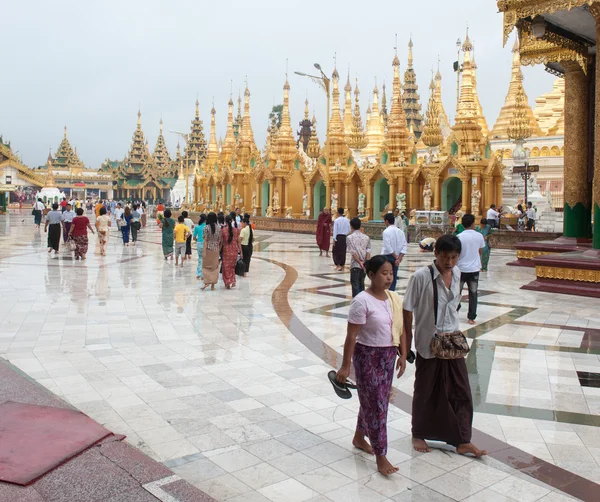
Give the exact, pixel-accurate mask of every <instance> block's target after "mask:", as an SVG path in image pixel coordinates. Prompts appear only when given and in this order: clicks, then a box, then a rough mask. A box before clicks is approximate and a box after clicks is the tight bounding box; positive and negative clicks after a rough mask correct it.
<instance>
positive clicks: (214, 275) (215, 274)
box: [202, 212, 222, 291]
mask: <svg viewBox="0 0 600 502" xmlns="http://www.w3.org/2000/svg"><path fill="white" fill-rule="evenodd" d="M203 236H204V247H203V249H202V280H203V281H204V285H203V286H202V290H205V289H206V288H207V287H208V286H210V289H211V290H213V291H214V289H215V284H217V282H218V281H219V253H220V251H221V239H222V235H221V229H220V228H219V226H218V225H217V215H216V214H215V213H213V212H210V213H208V215H207V216H206V226H205V227H204V233H203Z"/></svg>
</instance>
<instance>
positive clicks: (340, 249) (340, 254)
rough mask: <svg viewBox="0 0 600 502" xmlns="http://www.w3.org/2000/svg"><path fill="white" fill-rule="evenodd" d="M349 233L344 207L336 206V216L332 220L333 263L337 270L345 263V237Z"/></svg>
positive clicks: (341, 268) (342, 268)
mask: <svg viewBox="0 0 600 502" xmlns="http://www.w3.org/2000/svg"><path fill="white" fill-rule="evenodd" d="M349 233H350V221H349V220H348V218H346V217H345V216H344V208H343V207H338V217H337V218H336V219H335V221H334V222H333V252H332V256H333V263H334V264H335V266H336V268H337V270H338V272H341V271H342V270H344V265H346V237H347V236H348V234H349Z"/></svg>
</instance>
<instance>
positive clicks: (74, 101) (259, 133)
mask: <svg viewBox="0 0 600 502" xmlns="http://www.w3.org/2000/svg"><path fill="white" fill-rule="evenodd" d="M2 17H3V19H4V21H5V22H4V23H3V26H2V29H1V30H0V42H1V43H0V46H1V47H2V56H3V57H2V59H3V68H4V71H3V74H4V75H3V78H2V79H1V80H0V96H2V108H1V112H0V134H3V135H4V138H5V139H9V140H11V142H12V146H13V150H15V151H19V154H20V155H22V157H23V161H24V162H25V163H26V164H28V165H30V166H37V165H40V164H43V163H44V162H45V159H46V157H47V155H48V148H49V147H52V149H53V150H54V149H56V148H57V146H58V144H59V143H60V141H61V139H62V131H63V126H64V125H65V124H66V125H67V126H68V134H69V139H70V141H71V144H72V145H73V146H76V147H77V149H78V152H79V155H80V157H81V158H82V160H83V161H84V162H85V163H86V165H88V166H91V167H99V166H100V164H101V163H102V162H103V161H104V159H105V158H107V157H109V158H112V159H115V158H116V159H122V158H123V157H124V156H125V155H126V153H127V150H128V147H129V144H130V142H131V137H132V134H133V131H134V130H135V127H136V119H137V117H136V114H137V111H138V104H139V106H140V107H141V111H142V126H143V129H144V132H145V133H146V136H147V137H148V139H149V141H150V145H151V147H153V146H154V143H155V141H156V136H157V134H158V122H159V119H160V117H161V115H162V117H163V120H164V124H165V125H164V129H165V137H166V140H167V144H168V146H169V148H170V151H171V152H172V153H173V154H174V150H175V146H176V144H177V137H176V136H175V135H174V134H172V133H169V132H168V131H169V130H178V131H187V130H188V129H189V122H190V120H191V119H192V118H193V114H194V102H195V100H196V96H198V98H199V100H200V113H201V115H202V119H203V120H204V125H205V132H206V133H207V137H208V129H209V125H210V108H211V103H212V100H213V98H214V101H215V108H216V110H217V135H218V136H221V135H224V134H225V126H226V118H227V101H228V99H229V93H230V82H231V81H233V92H234V98H236V97H237V94H238V90H239V89H241V90H242V92H243V87H244V80H245V78H246V76H247V78H248V83H249V88H250V91H251V93H252V97H251V116H252V126H253V129H254V134H255V137H256V141H257V144H258V146H259V148H262V147H263V145H264V141H265V136H266V126H267V117H268V114H269V111H270V110H271V107H272V106H273V104H278V103H280V102H281V101H282V86H283V83H284V81H285V71H286V58H287V59H288V61H289V81H290V85H291V95H290V99H291V115H292V122H293V123H294V124H297V123H298V121H300V120H301V119H302V117H303V110H304V99H305V98H306V96H308V99H309V101H310V106H311V112H312V108H313V107H314V108H315V110H316V114H317V120H318V121H319V135H320V138H321V140H322V139H323V137H324V125H325V96H324V93H323V92H322V91H320V90H319V88H318V87H317V86H316V85H315V84H313V83H312V82H310V81H309V80H307V79H304V78H302V77H298V76H296V75H294V73H293V72H294V71H304V72H308V73H311V72H313V71H314V70H313V63H314V62H319V63H320V64H321V65H322V66H323V68H324V70H325V71H326V72H327V73H329V74H330V73H331V71H332V70H333V63H334V54H335V53H337V66H338V70H339V72H340V74H341V75H342V77H343V82H342V84H343V83H344V82H345V78H346V75H347V71H348V66H350V74H351V77H352V78H353V79H354V77H358V79H359V87H360V88H361V90H362V94H361V98H362V100H361V106H362V110H363V114H364V111H365V110H366V107H367V100H368V99H369V98H370V93H371V91H372V88H373V85H374V78H375V77H377V81H378V83H379V85H381V83H382V82H383V81H384V79H385V82H386V83H387V84H388V85H387V87H388V90H389V93H390V94H391V80H392V67H391V62H392V58H393V55H394V49H393V47H394V34H395V33H397V34H398V46H399V49H398V53H399V57H400V62H401V72H402V73H403V72H404V70H405V68H406V55H407V44H408V40H409V37H410V34H411V33H412V37H413V42H414V58H415V70H416V72H417V78H418V84H419V87H420V92H421V100H422V103H423V107H424V108H425V106H426V104H427V97H428V96H427V94H428V84H429V81H430V78H431V68H432V66H436V67H437V60H438V54H439V56H440V58H441V72H442V76H443V91H444V95H443V98H444V106H445V107H446V111H447V112H448V113H449V114H450V115H451V116H453V115H454V109H455V107H456V78H455V74H454V73H453V70H452V62H453V61H454V60H455V59H456V40H457V38H459V37H460V38H461V39H464V36H465V30H466V24H467V22H468V24H469V30H470V31H469V33H470V36H471V39H472V40H473V41H474V43H475V49H476V58H477V64H478V66H479V71H478V86H479V93H480V98H481V102H482V105H483V110H484V113H485V115H486V116H487V119H488V123H489V125H490V127H491V126H492V125H493V123H494V122H495V120H496V118H497V116H498V113H499V111H500V108H501V107H502V104H503V102H504V98H505V95H506V90H507V86H508V81H509V77H510V65H511V52H510V49H511V47H512V41H511V42H509V43H508V44H507V47H505V48H502V16H501V15H500V14H498V13H497V8H496V2H495V0H453V1H448V0H421V1H416V2H408V1H402V2H400V1H398V0H381V1H379V2H367V1H364V0H363V1H357V0H345V1H338V0H327V1H323V0H320V1H317V0H303V1H301V2H291V1H282V0H251V1H249V0H231V1H226V0H221V1H220V2H218V1H211V2H207V1H206V0H171V1H159V0H143V1H142V0H120V1H115V0H103V1H88V2H81V1H73V0H55V1H53V2H48V1H45V0H30V1H27V2H8V3H6V4H5V5H4V6H3V13H2ZM524 74H525V87H526V91H527V93H528V96H529V100H530V102H531V103H532V104H533V103H534V100H535V97H536V96H538V95H540V94H542V93H545V92H548V91H550V90H551V88H552V82H553V77H551V76H550V75H548V74H547V73H545V72H544V70H543V68H542V67H540V66H538V67H535V68H525V69H524Z"/></svg>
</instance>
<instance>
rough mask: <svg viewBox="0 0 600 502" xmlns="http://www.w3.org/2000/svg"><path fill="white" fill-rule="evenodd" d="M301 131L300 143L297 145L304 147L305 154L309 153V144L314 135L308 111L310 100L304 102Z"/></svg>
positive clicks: (299, 134) (299, 135)
mask: <svg viewBox="0 0 600 502" xmlns="http://www.w3.org/2000/svg"><path fill="white" fill-rule="evenodd" d="M299 125H300V130H299V131H298V141H297V142H296V144H297V145H298V146H299V145H302V148H303V150H304V151H305V152H307V151H308V143H309V141H310V136H311V134H312V127H313V124H312V122H311V120H310V114H309V111H308V98H306V101H304V119H303V120H301V121H300V122H299Z"/></svg>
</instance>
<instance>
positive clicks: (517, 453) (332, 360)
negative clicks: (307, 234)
mask: <svg viewBox="0 0 600 502" xmlns="http://www.w3.org/2000/svg"><path fill="white" fill-rule="evenodd" d="M255 259H258V260H263V261H266V262H268V263H271V264H273V265H276V266H278V267H280V268H282V269H283V270H284V272H285V277H284V278H283V280H282V281H281V283H279V285H278V286H277V287H276V288H275V290H274V291H273V294H272V296H271V300H272V303H273V308H274V310H275V313H276V314H277V316H278V317H279V319H280V320H281V321H282V322H283V324H284V325H285V326H286V327H287V328H288V330H289V331H290V332H291V333H292V334H293V335H294V336H295V337H296V338H297V339H298V340H299V341H300V342H301V343H302V344H303V345H304V346H305V347H307V348H308V349H309V350H310V351H311V352H312V353H313V354H315V355H316V356H317V357H319V358H320V359H321V360H322V361H323V362H325V363H327V364H329V365H331V366H332V367H334V368H337V367H338V366H339V365H340V364H341V358H342V356H341V354H339V353H338V352H337V351H336V350H334V349H333V348H332V347H330V346H329V345H328V344H327V343H325V342H324V341H322V340H321V339H319V338H318V337H317V336H316V335H315V334H314V333H313V332H312V331H311V330H310V329H309V328H308V327H306V326H305V325H304V323H302V321H301V320H300V319H299V318H298V317H297V316H296V314H295V313H294V311H293V309H292V307H291V306H290V303H289V300H288V293H289V290H290V289H291V287H292V286H293V285H294V283H295V282H296V280H297V278H298V272H297V271H296V269H294V268H293V267H291V266H289V265H286V264H285V263H281V262H279V261H276V260H271V259H269V258H263V257H258V256H256V257H255ZM390 401H391V403H392V404H394V405H395V406H397V407H398V408H400V409H401V410H403V411H404V412H406V413H410V412H411V407H412V398H411V397H410V396H409V395H408V394H406V393H404V392H402V391H400V390H398V389H395V388H394V389H393V391H392V396H391V398H390ZM473 440H474V442H475V443H477V445H478V446H479V447H480V448H484V449H486V450H488V452H489V455H490V457H492V458H494V459H496V460H498V461H500V462H502V463H504V464H506V465H508V466H509V467H511V468H513V469H516V470H518V471H519V472H521V473H523V474H525V475H527V476H530V477H532V478H534V479H536V480H538V481H541V482H543V483H545V484H547V485H549V486H551V487H553V488H556V489H558V490H561V491H563V492H564V493H567V494H569V495H571V496H573V497H577V498H579V499H581V500H584V501H586V502H587V501H589V502H593V501H596V500H598V493H600V485H599V484H597V483H594V482H593V481H590V480H589V479H586V478H583V477H581V476H579V475H577V474H574V473H572V472H569V471H567V470H565V469H562V468H561V467H558V466H556V465H553V464H551V463H549V462H546V461H545V460H542V459H540V458H538V457H535V456H534V455H531V454H530V453H527V452H524V451H522V450H519V449H518V448H515V447H514V446H511V445H510V444H508V443H505V442H503V441H500V440H498V439H496V438H494V437H492V436H490V435H489V434H486V433H484V432H481V431H479V430H477V429H473Z"/></svg>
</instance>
